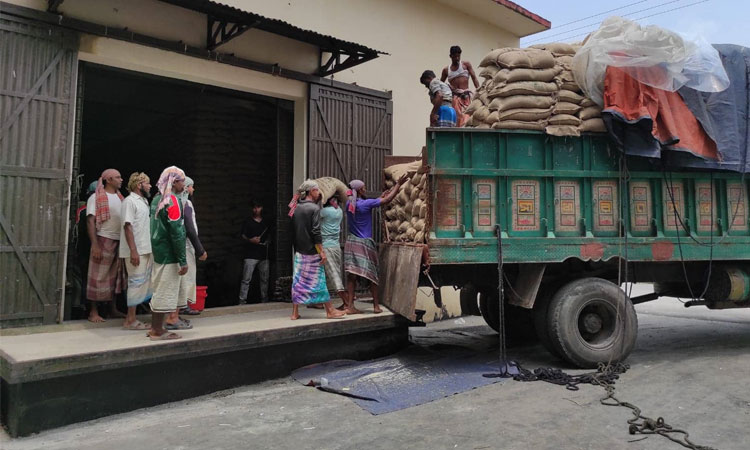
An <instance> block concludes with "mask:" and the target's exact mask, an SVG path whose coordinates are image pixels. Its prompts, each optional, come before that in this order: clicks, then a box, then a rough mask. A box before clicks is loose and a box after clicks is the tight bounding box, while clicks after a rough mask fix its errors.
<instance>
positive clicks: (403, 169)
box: [383, 161, 422, 187]
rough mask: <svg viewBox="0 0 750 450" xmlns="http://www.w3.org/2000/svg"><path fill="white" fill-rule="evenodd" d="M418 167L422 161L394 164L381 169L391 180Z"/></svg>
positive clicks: (414, 170)
mask: <svg viewBox="0 0 750 450" xmlns="http://www.w3.org/2000/svg"><path fill="white" fill-rule="evenodd" d="M420 167H422V161H413V162H410V163H403V164H394V165H392V166H388V167H386V168H385V169H383V173H384V174H385V177H386V178H389V179H391V180H398V179H399V178H401V177H402V176H404V175H406V174H408V173H411V172H416V171H417V170H419V168H420ZM402 187H403V186H402Z"/></svg>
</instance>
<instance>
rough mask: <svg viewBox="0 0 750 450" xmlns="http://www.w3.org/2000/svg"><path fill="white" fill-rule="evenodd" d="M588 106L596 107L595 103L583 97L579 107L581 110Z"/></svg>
mask: <svg viewBox="0 0 750 450" xmlns="http://www.w3.org/2000/svg"><path fill="white" fill-rule="evenodd" d="M589 106H597V105H596V102H595V101H593V100H591V99H590V98H588V97H583V100H582V101H581V107H582V108H588V107H589Z"/></svg>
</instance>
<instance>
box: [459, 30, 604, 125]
mask: <svg viewBox="0 0 750 450" xmlns="http://www.w3.org/2000/svg"><path fill="white" fill-rule="evenodd" d="M577 48H579V47H578V46H576V45H571V44H564V43H552V44H541V45H535V46H532V47H529V48H524V49H518V48H499V49H495V50H492V51H491V52H490V53H488V54H487V55H486V56H485V57H484V58H483V59H482V62H480V63H479V66H480V67H482V70H481V72H480V73H479V75H480V76H481V77H483V78H484V79H485V81H484V83H482V86H480V88H479V89H477V96H476V98H475V99H474V100H473V101H472V103H471V105H469V108H467V110H466V114H471V119H470V120H469V123H467V125H466V126H471V127H475V128H495V129H516V130H537V131H544V132H546V133H547V134H551V135H555V136H579V135H580V132H581V131H605V129H604V128H603V127H604V123H603V122H601V110H598V111H595V110H594V109H592V107H595V106H596V105H595V104H594V103H593V102H592V101H591V100H590V99H586V98H585V97H584V96H583V95H582V94H581V90H580V88H579V87H578V85H577V84H576V82H575V79H574V77H573V72H572V71H571V63H572V60H573V55H575V52H576V50H577ZM599 125H601V126H599Z"/></svg>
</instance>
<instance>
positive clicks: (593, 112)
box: [578, 106, 602, 120]
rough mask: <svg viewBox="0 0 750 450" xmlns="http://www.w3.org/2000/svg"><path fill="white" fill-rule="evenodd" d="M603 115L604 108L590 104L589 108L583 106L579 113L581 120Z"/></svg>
mask: <svg viewBox="0 0 750 450" xmlns="http://www.w3.org/2000/svg"><path fill="white" fill-rule="evenodd" d="M601 116H602V109H601V108H600V107H598V106H589V107H587V108H583V109H582V110H581V112H580V113H578V117H580V118H581V120H589V119H595V118H597V117H601Z"/></svg>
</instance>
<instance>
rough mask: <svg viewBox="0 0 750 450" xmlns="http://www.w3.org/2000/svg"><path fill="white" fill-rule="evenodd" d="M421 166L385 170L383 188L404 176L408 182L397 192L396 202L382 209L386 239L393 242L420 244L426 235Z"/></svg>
mask: <svg viewBox="0 0 750 450" xmlns="http://www.w3.org/2000/svg"><path fill="white" fill-rule="evenodd" d="M421 169H422V162H421V161H415V162H412V163H407V164H396V165H393V166H389V167H386V168H385V170H384V171H383V172H384V173H385V186H386V188H388V189H390V188H392V187H393V186H394V185H395V184H396V181H398V179H399V178H401V177H402V176H403V175H404V174H406V175H408V180H407V181H406V183H404V184H403V185H402V186H401V188H400V189H399V192H398V194H397V195H396V198H395V199H394V200H393V201H392V202H391V203H389V204H388V205H386V206H385V208H384V211H383V219H384V220H385V228H386V239H387V240H389V241H395V242H412V243H415V244H422V243H424V242H425V234H426V233H427V174H426V173H423V172H424V171H423V170H421Z"/></svg>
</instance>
